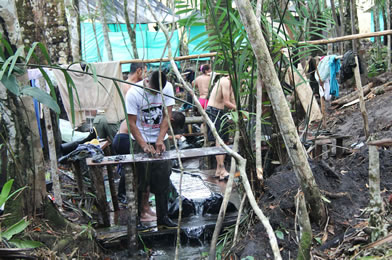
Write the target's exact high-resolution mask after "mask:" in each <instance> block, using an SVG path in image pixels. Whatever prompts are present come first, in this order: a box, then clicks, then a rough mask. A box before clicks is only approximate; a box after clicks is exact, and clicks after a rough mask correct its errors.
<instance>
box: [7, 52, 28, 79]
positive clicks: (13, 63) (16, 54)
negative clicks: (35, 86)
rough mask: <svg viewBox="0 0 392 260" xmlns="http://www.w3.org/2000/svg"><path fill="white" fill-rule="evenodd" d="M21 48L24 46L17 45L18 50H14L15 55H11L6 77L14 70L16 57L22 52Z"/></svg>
mask: <svg viewBox="0 0 392 260" xmlns="http://www.w3.org/2000/svg"><path fill="white" fill-rule="evenodd" d="M23 49H24V47H19V48H18V50H17V51H16V52H15V55H14V56H13V59H12V63H11V66H10V68H9V70H8V77H9V76H10V75H11V73H12V71H13V70H14V67H15V64H16V62H17V61H18V58H19V56H20V55H19V54H20V53H22V51H23Z"/></svg>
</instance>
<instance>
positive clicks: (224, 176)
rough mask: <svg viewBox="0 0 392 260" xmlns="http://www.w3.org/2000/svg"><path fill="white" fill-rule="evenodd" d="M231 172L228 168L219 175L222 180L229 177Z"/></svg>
mask: <svg viewBox="0 0 392 260" xmlns="http://www.w3.org/2000/svg"><path fill="white" fill-rule="evenodd" d="M229 175H230V174H229V173H228V172H227V171H226V170H223V171H221V175H220V176H219V180H220V181H224V180H227V179H228V178H229Z"/></svg>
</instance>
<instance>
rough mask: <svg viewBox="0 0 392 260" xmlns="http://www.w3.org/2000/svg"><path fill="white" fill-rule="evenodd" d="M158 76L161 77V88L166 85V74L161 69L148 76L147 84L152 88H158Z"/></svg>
mask: <svg viewBox="0 0 392 260" xmlns="http://www.w3.org/2000/svg"><path fill="white" fill-rule="evenodd" d="M159 77H161V80H162V88H164V87H165V86H166V81H167V79H166V74H165V73H164V72H163V71H159V70H155V71H153V72H152V73H151V74H150V77H149V81H150V82H149V84H150V86H151V87H152V88H153V89H156V90H159Z"/></svg>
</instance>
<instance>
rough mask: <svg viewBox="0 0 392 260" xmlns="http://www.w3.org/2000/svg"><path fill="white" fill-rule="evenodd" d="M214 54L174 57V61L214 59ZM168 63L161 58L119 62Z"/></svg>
mask: <svg viewBox="0 0 392 260" xmlns="http://www.w3.org/2000/svg"><path fill="white" fill-rule="evenodd" d="M216 54H217V53H216V52H211V53H203V54H194V55H187V56H179V57H175V58H174V60H175V61H181V60H191V59H199V58H210V57H215V56H216ZM168 61H170V60H169V58H163V59H148V60H145V59H135V60H123V61H120V64H128V63H154V62H168Z"/></svg>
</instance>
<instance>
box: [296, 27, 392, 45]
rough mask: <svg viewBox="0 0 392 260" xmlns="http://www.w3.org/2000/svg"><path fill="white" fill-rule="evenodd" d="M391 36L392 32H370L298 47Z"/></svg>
mask: <svg viewBox="0 0 392 260" xmlns="http://www.w3.org/2000/svg"><path fill="white" fill-rule="evenodd" d="M391 34H392V30H385V31H381V32H370V33H358V34H352V35H347V36H341V37H336V38H331V39H324V40H315V41H306V42H298V45H304V44H314V45H318V44H328V43H334V42H343V41H351V40H356V39H364V38H371V37H379V36H385V35H391Z"/></svg>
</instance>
